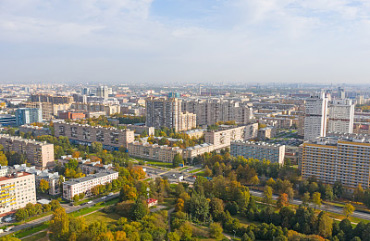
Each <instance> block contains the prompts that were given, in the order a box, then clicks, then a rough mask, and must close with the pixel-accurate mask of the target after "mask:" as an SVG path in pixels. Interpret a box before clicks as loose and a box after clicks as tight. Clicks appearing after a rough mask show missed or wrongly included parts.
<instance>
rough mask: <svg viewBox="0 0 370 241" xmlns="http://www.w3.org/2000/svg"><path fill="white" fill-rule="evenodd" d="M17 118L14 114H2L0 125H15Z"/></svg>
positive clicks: (0, 115)
mask: <svg viewBox="0 0 370 241" xmlns="http://www.w3.org/2000/svg"><path fill="white" fill-rule="evenodd" d="M15 125H17V120H16V117H15V116H14V115H8V114H0V127H1V126H15Z"/></svg>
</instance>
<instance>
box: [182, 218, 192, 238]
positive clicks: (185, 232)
mask: <svg viewBox="0 0 370 241" xmlns="http://www.w3.org/2000/svg"><path fill="white" fill-rule="evenodd" d="M179 233H180V236H181V240H191V237H192V236H193V228H192V226H191V224H190V223H189V222H185V223H184V224H183V225H181V227H180V228H179Z"/></svg>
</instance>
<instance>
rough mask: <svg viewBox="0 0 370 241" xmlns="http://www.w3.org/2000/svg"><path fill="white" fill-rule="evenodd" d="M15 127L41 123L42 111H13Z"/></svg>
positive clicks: (36, 109)
mask: <svg viewBox="0 0 370 241" xmlns="http://www.w3.org/2000/svg"><path fill="white" fill-rule="evenodd" d="M15 118H16V124H17V126H21V125H24V124H31V123H35V122H42V120H43V119H42V111H41V110H40V109H38V108H19V109H17V110H16V111H15Z"/></svg>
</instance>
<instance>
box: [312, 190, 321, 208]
mask: <svg viewBox="0 0 370 241" xmlns="http://www.w3.org/2000/svg"><path fill="white" fill-rule="evenodd" d="M312 202H313V204H315V206H316V207H321V193H319V192H314V193H313V194H312Z"/></svg>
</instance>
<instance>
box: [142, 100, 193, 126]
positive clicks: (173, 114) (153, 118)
mask: <svg viewBox="0 0 370 241" xmlns="http://www.w3.org/2000/svg"><path fill="white" fill-rule="evenodd" d="M181 102H182V100H181V99H178V98H165V97H162V98H153V97H149V98H147V99H146V126H151V127H155V128H160V127H168V128H173V129H175V131H186V130H190V129H193V128H195V127H196V115H195V114H193V113H188V112H185V113H183V112H182V111H181Z"/></svg>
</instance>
